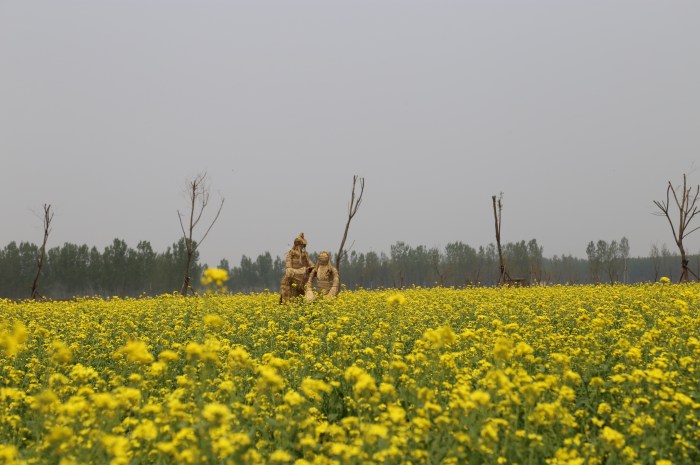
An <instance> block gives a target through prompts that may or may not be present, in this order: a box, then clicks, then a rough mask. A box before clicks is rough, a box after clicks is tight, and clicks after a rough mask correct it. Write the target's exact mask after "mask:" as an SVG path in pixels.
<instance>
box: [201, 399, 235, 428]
mask: <svg viewBox="0 0 700 465" xmlns="http://www.w3.org/2000/svg"><path fill="white" fill-rule="evenodd" d="M231 416H232V415H231V411H230V410H229V408H228V407H227V406H225V405H223V404H219V403H217V402H213V403H211V404H207V405H205V406H204V408H203V409H202V418H204V419H205V420H207V421H208V422H209V423H213V424H216V425H221V424H224V423H226V422H228V421H229V420H230V419H231Z"/></svg>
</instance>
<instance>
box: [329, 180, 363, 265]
mask: <svg viewBox="0 0 700 465" xmlns="http://www.w3.org/2000/svg"><path fill="white" fill-rule="evenodd" d="M358 180H359V181H360V192H359V193H358V194H357V196H355V188H356V186H357V181H358ZM364 192H365V178H361V177H359V176H357V175H355V176H353V177H352V193H351V194H350V204H349V205H348V222H347V223H345V231H344V232H343V239H342V240H341V241H340V248H339V249H338V253H337V254H336V256H335V268H336V270H338V271H340V261H341V260H342V258H343V254H344V253H345V249H344V247H345V241H346V240H347V238H348V230H349V229H350V222H351V221H352V219H353V217H354V216H355V214H356V213H357V210H358V209H359V208H360V203H362V194H364Z"/></svg>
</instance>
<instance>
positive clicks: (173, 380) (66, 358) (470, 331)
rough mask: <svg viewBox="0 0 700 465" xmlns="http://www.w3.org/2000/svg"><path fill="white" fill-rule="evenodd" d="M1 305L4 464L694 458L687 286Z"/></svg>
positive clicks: (557, 463) (696, 357)
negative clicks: (316, 298) (281, 301)
mask: <svg viewBox="0 0 700 465" xmlns="http://www.w3.org/2000/svg"><path fill="white" fill-rule="evenodd" d="M278 301H279V298H278V296H277V295H275V294H268V293H263V294H255V295H223V294H212V295H206V296H202V297H194V298H183V297H180V296H177V295H166V296H161V297H158V298H143V299H125V300H121V299H107V300H101V299H79V300H76V301H73V302H44V303H37V302H24V303H16V302H10V301H2V300H0V464H60V465H71V464H112V465H119V464H170V463H173V464H175V463H176V464H200V463H203V464H219V463H221V464H238V463H242V464H267V463H271V464H295V465H308V464H319V465H327V464H367V463H376V464H406V465H408V464H521V465H525V464H546V465H563V464H567V465H583V464H593V465H595V464H644V465H647V464H651V465H660V464H663V465H669V464H675V465H678V464H697V463H700V451H699V449H698V447H699V445H700V381H699V380H700V285H697V284H685V285H673V284H663V283H657V284H648V285H635V286H622V285H615V286H580V287H576V286H571V287H565V286H554V287H532V288H470V289H459V290H457V289H442V288H438V289H409V290H405V291H401V292H397V291H396V290H387V291H354V292H342V293H341V294H340V295H339V296H338V298H337V299H335V300H319V301H315V302H313V303H304V302H301V301H299V302H296V303H292V304H290V305H279V304H278Z"/></svg>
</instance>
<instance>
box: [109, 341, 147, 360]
mask: <svg viewBox="0 0 700 465" xmlns="http://www.w3.org/2000/svg"><path fill="white" fill-rule="evenodd" d="M115 354H125V355H126V358H127V360H129V361H132V362H137V363H143V364H146V363H151V362H153V355H151V353H150V352H149V351H148V346H147V345H146V343H145V342H143V341H129V342H127V343H126V345H125V346H124V347H122V348H121V349H119V350H117V351H116V352H115Z"/></svg>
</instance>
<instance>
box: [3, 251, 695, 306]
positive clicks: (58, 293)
mask: <svg viewBox="0 0 700 465" xmlns="http://www.w3.org/2000/svg"><path fill="white" fill-rule="evenodd" d="M502 249H503V250H502V253H503V256H504V260H505V262H506V263H507V265H508V270H509V273H510V275H511V276H513V277H514V278H519V279H522V280H523V281H524V282H525V283H526V284H535V283H537V284H589V283H612V282H626V283H634V282H643V281H657V280H658V279H659V278H660V277H661V276H667V277H669V278H670V279H671V280H674V281H675V280H677V279H678V278H679V277H680V272H681V270H680V269H679V268H678V254H676V253H672V252H671V251H669V249H668V248H667V247H666V246H665V245H663V246H661V247H658V246H657V245H653V246H652V247H651V249H650V253H649V256H648V257H637V258H632V257H630V256H629V243H628V241H627V239H626V238H624V237H623V238H622V239H621V240H619V241H617V240H613V241H609V242H608V241H605V240H598V241H595V242H594V241H591V242H590V243H589V244H588V246H587V247H586V255H587V257H586V258H578V257H574V256H572V255H561V256H557V255H554V256H552V257H545V256H544V253H543V247H542V246H541V245H539V244H538V243H537V240H536V239H531V240H529V241H524V240H523V241H519V242H511V243H506V244H504V245H503V248H502ZM39 252H40V246H37V245H36V244H32V243H28V242H22V243H20V244H17V243H16V242H10V243H9V244H8V245H6V246H5V247H4V248H3V249H2V250H0V297H4V298H11V299H24V298H28V297H29V295H30V288H31V285H32V279H33V277H34V273H35V272H36V260H37V257H38V256H39ZM187 254H188V251H187V245H186V243H185V239H182V238H181V239H180V240H179V241H177V242H175V243H173V244H172V245H171V246H169V247H167V249H166V250H165V252H156V251H154V250H153V247H152V246H151V244H150V243H149V242H148V241H141V242H139V243H138V244H137V245H136V247H135V248H133V247H130V246H128V245H127V244H126V242H125V241H123V240H121V239H114V240H113V242H112V243H111V244H110V245H108V246H107V247H105V248H104V249H103V250H99V249H97V247H94V246H93V247H89V246H87V245H77V244H71V243H65V244H63V245H62V246H56V247H53V248H50V249H48V250H47V251H46V257H45V264H44V266H43V268H42V271H41V274H42V276H41V282H42V287H41V290H42V296H43V297H46V298H53V299H65V298H71V297H74V296H103V297H106V296H120V297H137V296H141V295H160V294H164V293H172V292H176V291H178V290H179V289H180V287H181V286H182V274H183V270H184V269H185V266H186V264H187V260H188V258H187ZM311 258H312V259H313V260H314V261H315V260H316V259H317V257H316V256H315V254H313V253H312V254H311ZM688 258H689V261H690V265H691V266H692V267H693V268H695V269H699V268H700V256H698V255H690V256H689V257H688ZM192 263H193V264H192V265H191V266H192V273H191V275H192V283H193V287H194V289H195V290H201V289H199V287H200V286H199V285H198V283H199V280H200V277H201V275H202V271H203V269H204V268H205V267H207V266H208V265H207V264H202V263H200V261H199V253H198V252H196V251H195V254H194V256H193V257H192ZM216 267H218V268H223V269H226V270H228V272H229V276H230V280H229V282H228V283H227V286H228V290H229V291H231V292H259V291H264V290H269V291H270V292H277V291H278V290H279V289H278V288H279V281H280V278H281V277H282V275H283V274H284V267H285V263H284V259H283V258H281V257H279V256H276V257H274V258H273V256H272V255H271V254H270V252H264V253H262V254H260V255H258V256H257V257H256V258H255V259H253V258H252V257H248V256H245V255H244V256H243V257H242V258H241V261H240V263H239V264H238V265H234V266H231V265H230V264H229V262H228V261H227V260H225V259H224V260H221V261H220V262H219V264H218V265H216ZM340 270H341V283H342V285H343V286H344V287H345V288H346V289H359V288H365V289H373V288H390V287H391V288H402V287H410V286H423V287H430V286H446V287H449V286H453V287H463V286H470V285H473V286H479V285H481V286H493V285H496V284H497V283H498V279H499V259H498V254H497V250H496V246H495V245H494V244H489V245H487V246H479V247H476V248H475V247H472V246H470V245H468V244H465V243H463V242H459V241H458V242H452V243H449V244H447V245H446V246H445V247H444V248H443V249H439V248H436V247H426V246H423V245H419V246H415V247H414V246H411V245H409V244H406V243H405V242H401V241H398V242H396V243H395V244H393V245H392V246H391V247H390V251H389V253H388V254H387V253H384V252H379V253H377V252H365V253H358V252H356V251H350V252H347V253H344V254H343V255H342V257H341V261H340Z"/></svg>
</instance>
